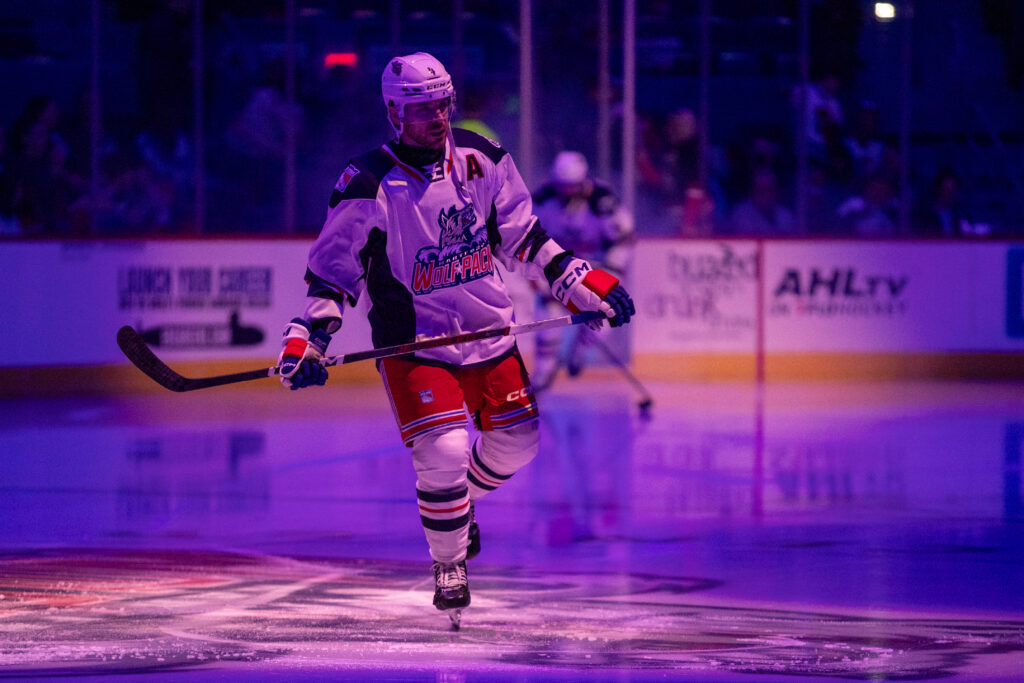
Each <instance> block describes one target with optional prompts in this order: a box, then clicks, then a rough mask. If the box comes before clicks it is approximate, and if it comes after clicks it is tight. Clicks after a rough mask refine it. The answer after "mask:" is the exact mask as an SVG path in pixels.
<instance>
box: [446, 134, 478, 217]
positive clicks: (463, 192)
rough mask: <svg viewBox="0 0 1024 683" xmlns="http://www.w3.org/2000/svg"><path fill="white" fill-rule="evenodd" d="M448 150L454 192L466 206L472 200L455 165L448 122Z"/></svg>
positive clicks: (452, 141) (452, 137)
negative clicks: (449, 151) (450, 158)
mask: <svg viewBox="0 0 1024 683" xmlns="http://www.w3.org/2000/svg"><path fill="white" fill-rule="evenodd" d="M448 148H449V149H450V150H451V153H452V181H453V182H454V183H455V192H456V193H457V194H458V195H459V197H460V198H461V199H462V201H464V202H466V204H467V205H468V204H471V203H472V202H473V200H472V198H471V197H470V196H469V190H467V189H466V186H465V184H464V183H463V182H462V177H461V176H460V175H459V165H458V164H457V163H455V161H456V160H455V134H454V133H452V124H451V121H450V120H449V122H448Z"/></svg>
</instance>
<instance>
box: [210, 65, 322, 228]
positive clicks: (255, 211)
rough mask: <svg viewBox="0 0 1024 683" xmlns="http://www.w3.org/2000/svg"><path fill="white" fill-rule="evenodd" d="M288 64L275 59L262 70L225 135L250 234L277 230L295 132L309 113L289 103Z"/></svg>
mask: <svg viewBox="0 0 1024 683" xmlns="http://www.w3.org/2000/svg"><path fill="white" fill-rule="evenodd" d="M284 80H285V73H284V62H283V61H282V60H281V59H274V60H272V61H270V62H268V63H267V64H265V65H264V70H263V77H262V80H261V82H260V83H259V84H258V85H257V86H256V87H255V88H253V90H252V92H251V94H250V96H249V100H248V101H247V102H246V104H245V106H244V107H243V108H242V110H241V111H240V112H239V113H238V115H237V116H236V118H235V120H234V121H233V122H232V124H231V126H230V128H229V130H228V132H227V142H228V147H229V148H230V150H231V152H232V153H233V154H234V155H235V156H236V157H237V163H238V164H239V165H240V166H239V168H238V169H236V171H235V172H236V173H238V176H237V177H236V178H232V179H231V180H232V181H233V182H235V183H241V184H242V187H240V188H239V190H240V192H241V194H242V195H243V196H247V197H249V199H250V201H249V202H248V204H247V205H246V206H244V207H240V208H241V209H242V212H241V215H240V217H241V218H242V220H243V224H242V227H243V228H244V229H245V230H247V231H259V230H268V229H269V230H274V229H277V228H279V227H280V225H281V214H280V211H281V206H282V202H283V199H284V163H285V153H286V148H287V144H288V132H289V129H291V130H292V131H293V132H294V134H295V136H296V138H297V137H298V135H299V133H300V131H301V129H302V126H303V122H304V119H305V113H304V111H303V109H302V105H300V104H299V103H298V102H294V103H292V102H288V100H287V99H285V92H284V91H285V84H284Z"/></svg>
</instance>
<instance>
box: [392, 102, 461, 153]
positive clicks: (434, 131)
mask: <svg viewBox="0 0 1024 683" xmlns="http://www.w3.org/2000/svg"><path fill="white" fill-rule="evenodd" d="M451 108H452V101H451V99H450V98H445V99H443V100H438V101H436V102H416V103H414V104H407V105H405V126H404V127H403V128H402V140H403V142H405V143H406V144H410V145H414V146H416V147H424V148H426V149H441V148H443V147H444V141H445V139H446V138H447V137H448V125H449V123H450V121H449V117H450V116H451Z"/></svg>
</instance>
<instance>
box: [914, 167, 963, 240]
mask: <svg viewBox="0 0 1024 683" xmlns="http://www.w3.org/2000/svg"><path fill="white" fill-rule="evenodd" d="M914 231H915V232H916V233H917V234H919V235H923V236H926V237H963V236H965V235H974V234H976V233H975V227H974V226H973V225H972V224H971V223H970V221H968V220H967V219H966V218H965V217H964V212H963V206H962V204H961V201H960V178H959V177H958V176H957V175H956V173H954V172H953V171H952V170H951V169H942V170H940V171H939V172H938V173H937V174H936V175H935V179H934V181H933V182H932V188H931V192H930V193H929V195H928V197H927V199H926V200H925V202H924V203H923V204H922V205H921V206H920V207H919V208H918V211H917V216H916V218H915V220H914Z"/></svg>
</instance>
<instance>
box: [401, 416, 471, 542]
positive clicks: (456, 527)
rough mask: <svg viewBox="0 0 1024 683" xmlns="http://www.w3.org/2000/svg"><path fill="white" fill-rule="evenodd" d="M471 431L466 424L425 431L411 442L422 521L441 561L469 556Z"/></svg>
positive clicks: (429, 540) (425, 532)
mask: <svg viewBox="0 0 1024 683" xmlns="http://www.w3.org/2000/svg"><path fill="white" fill-rule="evenodd" d="M468 442H469V434H468V433H467V432H466V429H465V428H464V427H457V428H455V429H451V430H448V431H446V432H440V433H437V432H435V433H431V434H425V435H423V436H421V437H419V438H417V439H416V441H415V442H414V443H413V446H412V458H413V465H414V466H415V468H416V475H417V478H416V498H417V503H418V504H419V510H420V521H421V522H422V523H423V532H424V534H426V537H427V543H428V544H429V545H430V556H431V557H432V558H434V559H435V560H437V561H438V562H459V561H461V560H464V559H465V558H466V545H467V544H468V542H469V488H468V487H467V486H466V464H467V457H466V452H467V450H468V448H467V445H468Z"/></svg>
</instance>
